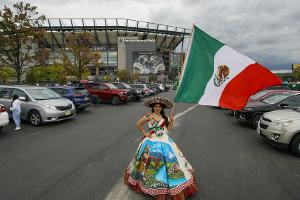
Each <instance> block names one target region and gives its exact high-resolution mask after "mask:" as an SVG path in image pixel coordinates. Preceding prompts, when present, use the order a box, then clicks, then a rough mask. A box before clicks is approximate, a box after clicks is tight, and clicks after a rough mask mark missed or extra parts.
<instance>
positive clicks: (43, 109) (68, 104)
mask: <svg viewBox="0 0 300 200" xmlns="http://www.w3.org/2000/svg"><path fill="white" fill-rule="evenodd" d="M14 94H17V95H18V96H19V99H20V100H21V101H22V104H21V110H22V111H21V119H22V120H27V121H29V122H30V123H31V124H32V125H34V126H38V125H40V124H41V123H47V122H55V121H61V120H65V119H71V118H74V117H75V115H76V113H75V106H74V104H73V103H72V101H70V100H68V99H65V98H62V97H61V96H60V95H59V94H57V93H55V92H54V91H52V90H50V89H48V88H44V87H31V86H6V85H0V104H3V105H4V107H5V108H6V110H7V111H8V112H9V114H10V115H11V113H10V110H9V107H10V104H11V101H12V96H13V95H14Z"/></svg>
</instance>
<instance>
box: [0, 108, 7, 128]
mask: <svg viewBox="0 0 300 200" xmlns="http://www.w3.org/2000/svg"><path fill="white" fill-rule="evenodd" d="M8 123H9V119H8V113H7V112H6V109H5V107H4V106H3V105H2V104H0V129H2V128H3V127H4V126H6V125H8Z"/></svg>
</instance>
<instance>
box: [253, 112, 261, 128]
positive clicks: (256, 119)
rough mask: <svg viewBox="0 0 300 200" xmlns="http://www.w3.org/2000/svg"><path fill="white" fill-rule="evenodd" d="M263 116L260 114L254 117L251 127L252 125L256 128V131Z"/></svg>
mask: <svg viewBox="0 0 300 200" xmlns="http://www.w3.org/2000/svg"><path fill="white" fill-rule="evenodd" d="M261 116H262V115H260V114H258V115H255V116H254V117H253V119H252V122H251V125H252V127H253V128H255V129H256V128H257V126H258V122H259V120H260V118H261Z"/></svg>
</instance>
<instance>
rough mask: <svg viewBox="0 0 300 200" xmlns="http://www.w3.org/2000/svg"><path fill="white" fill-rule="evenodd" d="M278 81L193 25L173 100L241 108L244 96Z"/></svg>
mask: <svg viewBox="0 0 300 200" xmlns="http://www.w3.org/2000/svg"><path fill="white" fill-rule="evenodd" d="M275 85H281V80H280V79H279V78H278V77H277V76H275V75H274V74H273V73H272V72H270V71H269V70H268V69H266V68H265V67H263V66H262V65H260V64H258V63H257V62H255V61H254V60H252V59H251V58H248V57H247V56H245V55H243V54H241V53H239V52H237V51H235V50H234V49H232V48H230V47H229V46H227V45H225V44H223V43H221V42H220V41H218V40H216V39H214V38H213V37H211V36H209V35H208V34H206V33H205V32H203V31H202V30H200V29H199V28H197V27H196V26H194V28H193V31H192V35H191V41H190V44H189V47H188V51H187V56H186V59H185V62H184V64H183V68H182V72H181V80H180V83H179V86H178V89H177V93H176V97H175V102H187V103H197V104H202V105H211V106H219V107H222V108H229V109H232V110H241V109H242V108H243V107H244V106H245V105H246V103H247V101H248V98H249V97H250V96H251V95H253V94H255V93H256V92H258V91H260V90H261V89H264V88H266V87H269V86H275Z"/></svg>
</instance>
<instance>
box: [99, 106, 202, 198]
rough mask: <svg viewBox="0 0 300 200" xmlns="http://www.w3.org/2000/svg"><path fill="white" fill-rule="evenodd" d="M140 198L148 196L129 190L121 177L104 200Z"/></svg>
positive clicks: (176, 117) (191, 108)
mask: <svg viewBox="0 0 300 200" xmlns="http://www.w3.org/2000/svg"><path fill="white" fill-rule="evenodd" d="M197 106H198V104H196V105H194V106H192V107H190V108H188V109H186V110H185V111H183V112H181V113H178V114H177V115H175V117H174V119H175V120H176V119H178V118H179V117H181V116H183V115H185V114H186V113H188V112H189V111H191V110H193V109H194V108H196V107H197ZM175 122H176V121H175ZM176 124H177V123H175V124H174V126H176ZM140 140H141V139H140V138H138V139H136V140H135V142H139V141H140ZM142 199H150V198H148V197H146V196H143V195H141V194H138V193H136V192H134V191H132V190H130V189H129V187H128V186H127V185H125V183H124V181H123V177H122V178H120V179H119V181H118V182H117V184H116V185H115V186H114V187H113V189H112V190H111V191H110V192H109V194H108V195H107V196H106V198H105V200H142Z"/></svg>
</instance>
